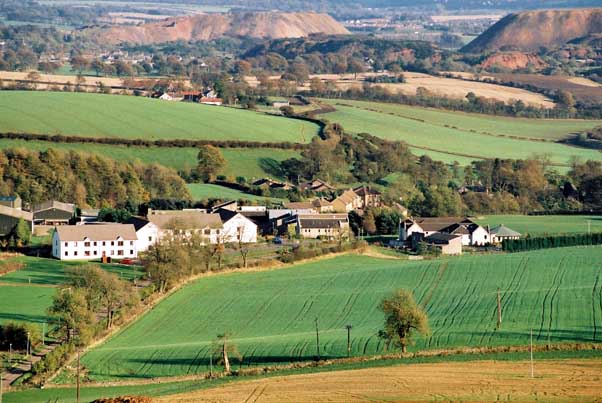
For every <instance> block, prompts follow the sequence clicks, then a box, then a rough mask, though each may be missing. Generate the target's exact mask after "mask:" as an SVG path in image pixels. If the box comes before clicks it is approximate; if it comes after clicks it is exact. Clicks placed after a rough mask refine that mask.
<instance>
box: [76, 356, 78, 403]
mask: <svg viewBox="0 0 602 403" xmlns="http://www.w3.org/2000/svg"><path fill="white" fill-rule="evenodd" d="M76 393H77V394H76V399H77V400H76V401H77V403H79V348H78V349H77V392H76Z"/></svg>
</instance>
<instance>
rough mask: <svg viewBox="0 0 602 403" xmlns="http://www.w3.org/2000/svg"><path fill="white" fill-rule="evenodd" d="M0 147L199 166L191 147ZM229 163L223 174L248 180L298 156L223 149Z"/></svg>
mask: <svg viewBox="0 0 602 403" xmlns="http://www.w3.org/2000/svg"><path fill="white" fill-rule="evenodd" d="M0 148H27V149H30V150H36V151H44V150H47V149H49V148H54V149H56V150H60V151H71V150H73V151H77V152H84V153H93V154H99V155H103V156H105V157H109V158H113V159H116V160H120V161H129V162H135V161H140V162H143V163H146V164H152V163H157V164H160V165H163V166H166V167H169V168H173V169H175V170H178V171H180V170H183V171H189V170H190V169H192V168H194V167H195V166H196V165H197V154H198V150H197V149H196V148H189V147H134V146H131V147H128V146H121V145H107V144H82V143H50V142H46V141H27V140H12V139H0ZM221 151H222V154H223V155H224V158H225V159H226V161H227V164H226V166H225V167H224V169H223V170H222V172H220V174H222V175H226V176H230V177H232V178H236V177H237V176H241V175H242V176H245V177H246V178H247V179H249V180H250V179H252V178H258V179H259V178H262V177H264V176H270V177H273V178H279V177H280V176H281V172H280V168H279V163H280V161H282V160H285V159H288V158H295V157H297V158H298V157H299V152H298V151H295V150H282V149H274V148H222V149H221Z"/></svg>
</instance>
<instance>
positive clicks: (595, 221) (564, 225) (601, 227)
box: [476, 215, 602, 235]
mask: <svg viewBox="0 0 602 403" xmlns="http://www.w3.org/2000/svg"><path fill="white" fill-rule="evenodd" d="M588 220H589V222H590V229H591V231H592V232H602V217H601V216H581V215H579V216H570V215H564V216H556V215H554V216H524V215H491V216H479V217H477V220H476V221H477V222H478V223H479V224H481V225H490V226H492V227H493V226H495V225H499V224H504V225H505V226H507V227H510V228H512V229H513V230H515V231H518V232H520V233H522V234H523V235H526V234H530V235H542V234H564V233H576V232H580V233H584V232H587V231H588V225H587V222H588Z"/></svg>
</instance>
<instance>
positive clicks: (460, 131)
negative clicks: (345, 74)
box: [322, 100, 602, 166]
mask: <svg viewBox="0 0 602 403" xmlns="http://www.w3.org/2000/svg"><path fill="white" fill-rule="evenodd" d="M324 102H326V103H329V104H332V105H333V106H334V107H335V108H336V109H337V111H336V112H332V113H327V114H324V115H322V116H323V117H324V118H325V119H328V120H329V121H331V122H337V123H340V124H341V125H342V126H343V127H344V128H345V130H347V131H349V132H351V133H370V134H372V135H374V136H378V137H382V138H385V139H388V140H402V141H405V142H407V143H408V144H409V145H410V146H412V147H414V148H419V149H422V150H424V153H425V154H427V155H429V152H436V153H437V154H433V158H437V157H438V156H439V157H440V155H441V154H448V155H449V159H450V160H453V159H454V158H455V157H456V156H459V157H464V158H471V159H481V158H496V157H499V158H516V159H524V158H530V157H533V156H535V155H546V156H548V157H549V158H550V161H551V163H552V164H553V165H556V166H567V165H568V164H569V162H570V160H571V158H572V157H575V156H576V157H580V158H582V159H592V160H598V161H600V160H602V154H601V153H600V152H598V151H596V150H588V149H581V148H576V147H571V146H567V145H563V144H559V143H554V142H549V141H538V140H537V139H535V138H532V137H535V136H534V135H533V134H532V135H531V136H525V135H523V136H515V134H513V135H512V136H515V137H514V138H511V137H507V136H504V135H502V134H506V133H503V131H505V130H507V131H508V133H512V132H514V133H518V132H520V131H524V133H539V134H538V136H539V137H540V138H541V137H545V136H546V134H545V133H551V134H550V136H552V138H553V137H554V136H561V135H562V134H563V133H564V134H568V133H569V132H571V131H579V130H584V129H587V128H592V127H594V126H596V125H600V124H601V122H600V121H594V120H568V121H564V120H554V121H549V120H533V123H528V122H526V121H525V120H522V119H520V120H518V121H517V122H515V121H514V120H510V122H514V124H513V125H509V124H505V123H504V120H498V119H501V118H495V117H490V116H486V115H481V116H478V117H477V116H474V115H468V114H464V113H458V114H457V115H458V117H456V118H455V120H451V121H450V122H452V123H449V124H448V123H444V122H448V120H447V119H448V116H447V115H449V114H451V115H454V114H455V113H451V112H446V111H436V110H431V109H423V108H409V109H406V107H404V106H401V105H393V104H391V105H387V104H381V103H372V102H353V101H348V100H325V101H324ZM391 113H393V114H391ZM439 113H441V114H443V115H441V116H439ZM478 119H482V121H483V123H482V125H483V126H482V128H481V130H478V127H479V122H478ZM504 119H509V118H504ZM490 121H491V122H490ZM454 123H455V124H457V126H454ZM445 124H447V125H448V127H445ZM537 124H540V125H542V126H541V127H538V126H537ZM452 126H454V127H452ZM496 126H499V127H500V128H499V129H495V130H496V131H498V132H499V133H498V134H495V133H493V132H492V133H491V134H484V132H488V130H494V128H495V127H496ZM552 126H555V127H559V128H560V129H553V128H552ZM506 127H509V128H508V129H506ZM473 130H474V131H473ZM508 135H509V134H508ZM518 137H522V138H518ZM527 137H529V138H527Z"/></svg>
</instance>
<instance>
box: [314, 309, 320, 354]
mask: <svg viewBox="0 0 602 403" xmlns="http://www.w3.org/2000/svg"><path fill="white" fill-rule="evenodd" d="M315 322H316V350H317V352H318V361H320V331H319V330H318V317H317V316H316V319H315Z"/></svg>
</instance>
